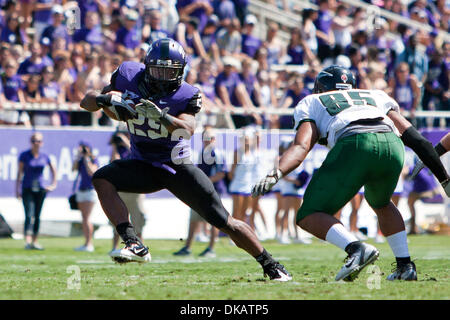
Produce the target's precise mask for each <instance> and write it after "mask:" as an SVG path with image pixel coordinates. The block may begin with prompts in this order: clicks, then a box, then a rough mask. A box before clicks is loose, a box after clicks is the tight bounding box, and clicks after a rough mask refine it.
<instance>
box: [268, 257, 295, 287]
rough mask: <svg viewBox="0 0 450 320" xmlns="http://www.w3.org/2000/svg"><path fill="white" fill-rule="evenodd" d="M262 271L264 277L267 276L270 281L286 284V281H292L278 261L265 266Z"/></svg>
mask: <svg viewBox="0 0 450 320" xmlns="http://www.w3.org/2000/svg"><path fill="white" fill-rule="evenodd" d="M263 270H264V276H265V277H266V276H268V277H269V279H270V280H274V281H280V282H286V281H291V280H292V276H291V275H290V274H289V272H288V271H287V270H286V269H285V267H284V266H283V265H282V264H281V263H279V262H278V261H275V262H274V263H269V264H267V265H266V266H264V267H263Z"/></svg>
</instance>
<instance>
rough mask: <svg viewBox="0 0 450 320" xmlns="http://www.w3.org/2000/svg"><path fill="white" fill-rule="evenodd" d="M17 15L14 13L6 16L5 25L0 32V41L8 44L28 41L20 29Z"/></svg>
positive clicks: (23, 43) (22, 43)
mask: <svg viewBox="0 0 450 320" xmlns="http://www.w3.org/2000/svg"><path fill="white" fill-rule="evenodd" d="M21 19H23V18H21V17H19V16H18V15H17V14H16V13H14V14H12V15H10V16H8V18H7V20H6V25H5V26H4V28H3V29H2V32H1V34H0V42H7V43H10V44H20V45H25V44H27V43H28V40H27V36H26V34H25V31H24V30H23V29H22V27H21V24H20V20H21Z"/></svg>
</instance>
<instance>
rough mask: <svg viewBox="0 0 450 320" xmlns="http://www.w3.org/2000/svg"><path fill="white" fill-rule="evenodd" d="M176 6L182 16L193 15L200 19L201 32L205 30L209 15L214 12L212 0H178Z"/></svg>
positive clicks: (199, 29) (199, 28)
mask: <svg viewBox="0 0 450 320" xmlns="http://www.w3.org/2000/svg"><path fill="white" fill-rule="evenodd" d="M176 8H177V10H178V13H179V15H180V17H181V16H191V17H196V18H197V19H198V20H199V25H198V31H199V32H202V31H203V28H204V27H205V25H206V22H207V21H208V16H209V15H211V14H212V13H213V12H214V9H213V7H212V5H211V1H210V0H178V1H177V4H176Z"/></svg>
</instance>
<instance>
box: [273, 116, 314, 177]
mask: <svg viewBox="0 0 450 320" xmlns="http://www.w3.org/2000/svg"><path fill="white" fill-rule="evenodd" d="M318 140H319V132H318V130H317V127H316V124H315V123H314V122H312V121H307V122H303V123H301V124H300V127H299V128H298V130H297V133H296V135H295V139H294V142H293V143H292V144H291V145H290V146H289V148H288V149H287V150H286V152H285V153H283V155H282V156H281V158H280V164H279V165H278V169H279V170H280V171H281V173H282V175H283V176H285V175H287V174H288V173H290V172H291V171H292V170H294V169H295V168H297V167H298V166H299V165H301V164H302V162H303V161H304V160H305V158H306V156H307V155H308V153H309V152H310V151H311V149H312V148H313V147H314V145H315V144H316V142H317V141H318Z"/></svg>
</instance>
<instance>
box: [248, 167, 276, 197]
mask: <svg viewBox="0 0 450 320" xmlns="http://www.w3.org/2000/svg"><path fill="white" fill-rule="evenodd" d="M282 176H283V173H282V172H281V170H280V169H273V170H272V171H271V172H270V173H269V174H268V175H267V176H266V177H265V178H264V179H262V180H261V181H260V182H259V183H257V184H256V185H254V186H253V188H252V196H253V197H257V196H262V195H265V194H266V193H268V192H269V191H270V189H272V187H273V186H274V185H275V184H276V183H277V182H278V180H280V179H281V177H282Z"/></svg>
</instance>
